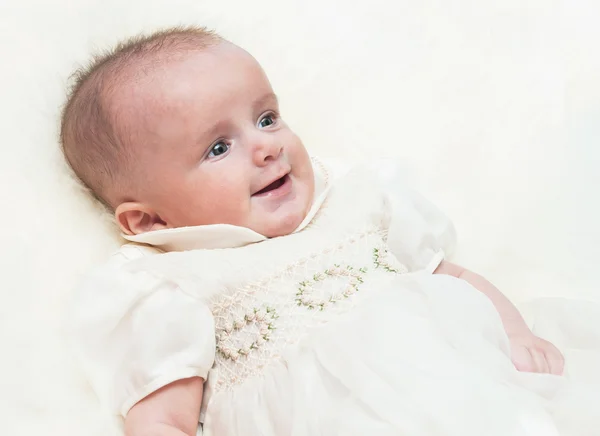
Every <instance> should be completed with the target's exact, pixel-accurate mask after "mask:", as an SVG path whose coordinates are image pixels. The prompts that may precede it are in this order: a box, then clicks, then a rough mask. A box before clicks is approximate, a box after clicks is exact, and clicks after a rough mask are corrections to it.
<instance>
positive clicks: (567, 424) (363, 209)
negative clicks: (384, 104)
mask: <svg viewBox="0 0 600 436" xmlns="http://www.w3.org/2000/svg"><path fill="white" fill-rule="evenodd" d="M319 174H320V175H321V176H322V177H323V180H325V179H326V178H327V177H326V176H323V174H324V173H323V172H319ZM388 187H389V186H388ZM380 188H381V184H380V183H379V181H378V180H377V179H375V177H374V176H373V175H372V174H370V173H369V172H368V171H366V170H364V169H360V168H357V169H355V170H352V171H350V172H348V173H347V174H345V175H344V176H342V177H340V178H338V179H337V180H335V181H331V182H330V183H329V184H328V187H327V188H324V189H322V190H323V193H322V195H321V196H320V197H319V198H320V199H319V200H318V201H317V202H316V205H315V207H314V208H313V211H312V212H311V215H310V216H309V219H308V220H307V222H306V223H305V224H304V225H303V226H302V227H301V229H299V231H297V232H295V233H293V234H291V235H288V236H285V237H281V238H274V239H265V238H262V237H260V235H258V236H256V234H254V235H252V232H249V231H246V230H241V229H232V228H230V227H231V226H227V227H222V226H221V227H218V228H215V229H213V230H214V232H212V234H213V235H214V234H215V233H216V234H218V235H221V236H223V235H226V236H223V237H222V238H214V237H206V235H207V231H204V232H201V233H202V235H204V236H203V237H201V238H200V239H201V240H202V241H204V246H203V247H201V248H196V247H190V246H187V247H184V248H188V249H186V250H178V249H177V247H176V245H177V244H175V243H172V244H171V246H170V247H169V248H170V249H171V251H167V252H164V251H163V250H160V251H159V250H157V249H155V248H150V247H143V246H128V247H126V248H124V250H123V251H122V252H121V253H119V256H120V257H119V260H118V262H116V263H115V262H113V263H112V264H109V265H108V266H106V267H105V268H103V269H101V270H100V271H98V272H97V273H96V274H95V275H94V276H93V277H92V278H91V279H90V280H89V281H88V282H87V283H88V285H86V286H84V288H83V289H82V291H81V292H80V293H79V295H78V298H77V302H76V306H75V309H76V310H75V313H76V320H75V327H76V328H75V331H76V336H77V338H78V339H79V340H78V342H79V345H80V350H81V354H82V357H83V360H84V362H85V364H86V367H87V370H88V371H89V374H90V377H91V380H92V383H93V385H94V387H95V389H96V391H97V392H98V394H99V396H100V398H101V400H102V401H103V403H104V404H105V405H107V407H108V408H109V409H110V410H111V411H113V412H115V413H121V414H123V415H125V414H126V413H127V411H128V410H129V409H130V408H131V407H132V406H133V405H134V404H135V403H136V402H137V401H139V400H140V399H142V398H143V397H145V396H146V395H148V394H149V393H151V392H153V391H155V390H157V389H159V388H160V387H162V386H164V385H166V384H168V383H170V382H172V381H174V380H178V379H181V378H187V377H192V376H200V377H203V378H205V379H207V381H206V384H205V395H204V401H203V405H202V410H201V419H200V420H201V422H202V423H203V431H204V434H205V435H207V436H234V435H236V436H237V435H244V436H258V435H260V436H283V435H294V436H316V435H324V436H325V435H326V436H334V435H340V436H341V435H366V434H369V435H411V436H420V435H427V436H430V435H431V436H434V435H440V436H441V435H444V436H454V435H456V436H459V435H460V436H465V435H467V436H468V435H474V436H475V435H477V436H481V435H487V436H494V435H498V436H500V435H502V436H521V435H523V436H525V435H528V436H529V435H544V436H551V435H557V434H564V435H571V434H572V435H573V436H575V435H577V436H584V435H587V434H589V435H592V434H598V433H597V432H596V433H594V431H597V430H596V429H597V428H598V425H597V424H598V423H597V422H596V423H594V422H593V417H592V415H589V414H586V413H584V412H585V411H577V413H575V412H574V411H572V410H571V409H569V408H568V401H569V398H570V397H571V396H573V395H575V394H574V392H577V391H574V390H573V389H572V388H571V386H570V385H569V384H568V383H567V382H566V380H565V379H564V378H561V377H556V376H551V375H539V374H526V373H519V372H517V371H516V370H515V368H514V366H513V365H512V363H511V361H510V358H509V352H508V342H507V338H506V335H505V333H504V330H503V328H502V324H501V321H500V317H499V315H498V313H497V312H496V310H495V309H494V307H493V305H492V304H491V302H490V301H489V300H488V299H487V298H486V297H485V296H483V295H482V294H481V293H480V292H478V291H477V290H475V289H474V288H472V287H471V286H470V285H469V284H467V283H466V282H465V281H462V280H459V279H456V278H453V277H449V276H443V275H434V274H432V272H433V270H434V269H435V268H436V267H437V265H438V264H439V262H440V261H441V260H442V259H443V258H444V253H445V251H448V250H449V249H450V248H451V246H452V244H453V243H454V232H453V228H452V225H451V224H450V223H449V221H448V220H447V219H446V218H445V217H444V216H443V215H441V214H440V213H439V212H438V211H437V210H436V209H435V208H434V207H433V206H431V205H430V204H429V203H427V202H426V201H424V200H423V199H422V198H420V197H419V196H417V195H415V194H413V193H411V192H409V191H408V190H405V189H403V188H402V187H400V186H397V185H396V186H394V187H393V190H392V191H393V192H392V195H390V194H389V191H390V190H389V189H387V190H385V189H380ZM386 191H388V192H386ZM192 230H193V229H192ZM204 230H207V229H204ZM208 230H210V229H208ZM186 232H187V230H185V229H184V230H177V231H172V232H171V233H174V234H175V236H173V235H172V234H171V235H169V233H168V232H167V234H166V235H165V234H164V233H163V234H159V235H150V239H147V240H146V242H150V243H152V241H155V242H156V241H161V244H162V245H161V247H162V248H163V249H164V248H165V246H167V245H168V243H169V241H170V242H173V241H174V240H177V239H178V238H179V239H186V238H185V237H184V236H185V234H186ZM236 232H237V233H236ZM208 233H211V232H210V231H209V232H208ZM188 234H189V233H188ZM182 235H183V236H182ZM232 235H233V236H232ZM235 235H237V236H235ZM153 238H154V239H153ZM253 238H255V239H253ZM192 239H193V238H192ZM207 241H208V242H207ZM223 241H226V242H223ZM236 241H237V242H236ZM240 241H241V242H240ZM157 244H158V243H157ZM198 244H199V245H202V243H198ZM158 245H160V244H158ZM223 245H224V246H223ZM189 248H195V249H189ZM133 251H135V253H136V254H133V255H132V254H131V253H132V252H133ZM124 259H125V260H124ZM116 264H118V265H116ZM586 419H587V420H588V421H585V420H586ZM574 422H576V424H574ZM582 423H583V424H582ZM573 429H575V430H573ZM571 431H573V433H571ZM588 431H589V432H588Z"/></svg>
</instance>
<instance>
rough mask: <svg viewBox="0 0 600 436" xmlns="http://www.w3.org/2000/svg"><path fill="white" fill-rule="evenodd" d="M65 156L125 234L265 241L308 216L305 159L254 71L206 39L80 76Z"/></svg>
mask: <svg viewBox="0 0 600 436" xmlns="http://www.w3.org/2000/svg"><path fill="white" fill-rule="evenodd" d="M61 141H62V146H63V150H64V154H65V156H66V158H67V160H68V162H69V164H70V165H71V167H72V168H73V170H74V171H75V173H76V174H77V176H78V177H79V178H80V179H81V180H82V181H83V183H85V184H86V185H87V186H88V187H89V188H90V189H91V190H92V192H93V193H94V194H95V195H96V196H97V197H98V198H99V199H100V200H101V201H102V202H103V203H105V204H106V205H107V206H108V207H109V208H110V209H111V210H113V211H114V213H115V217H116V221H117V223H118V224H119V226H120V227H121V229H122V231H123V232H124V233H126V234H140V233H144V232H148V231H152V230H159V229H165V228H174V227H184V226H196V225H205V224H233V225H237V226H243V227H247V228H250V229H252V230H254V231H256V232H258V233H261V234H263V235H265V236H267V237H275V236H281V235H285V234H288V233H290V232H292V231H293V230H294V229H295V228H296V227H297V226H298V225H299V224H300V223H301V221H302V220H303V219H304V217H305V216H306V214H307V213H308V211H309V209H310V207H311V204H312V198H313V194H314V177H313V170H312V165H311V162H310V158H309V156H308V153H307V152H306V150H305V148H304V146H303V145H302V142H301V141H300V139H299V138H298V137H297V136H296V135H295V134H294V132H292V130H290V128H289V127H288V126H287V125H286V124H285V122H284V121H283V120H282V119H281V116H280V114H279V107H278V103H277V98H276V96H275V94H274V93H273V89H272V88H271V85H270V83H269V80H268V79H267V77H266V75H265V73H264V71H263V70H262V68H261V67H260V65H259V64H258V63H257V62H256V60H255V59H254V58H253V57H252V56H250V55H249V54H248V53H247V52H245V51H244V50H242V49H241V48H239V47H237V46H235V45H234V44H232V43H230V42H228V41H225V40H223V39H222V38H220V37H219V36H217V35H215V34H214V33H211V32H208V31H206V30H204V29H195V28H185V29H180V28H177V29H171V30H167V31H161V32H158V33H154V34H152V35H150V36H144V37H138V38H135V39H133V40H130V41H127V42H125V43H123V44H120V45H119V46H118V47H117V48H116V49H114V50H113V51H112V52H110V53H109V54H106V55H104V56H102V57H100V58H97V59H95V60H94V62H93V63H92V65H91V66H90V67H88V68H87V69H86V70H85V71H82V72H80V73H78V78H77V81H76V84H75V86H74V88H73V91H72V93H71V96H70V97H69V100H68V102H67V105H66V106H65V109H64V112H63V117H62V126H61Z"/></svg>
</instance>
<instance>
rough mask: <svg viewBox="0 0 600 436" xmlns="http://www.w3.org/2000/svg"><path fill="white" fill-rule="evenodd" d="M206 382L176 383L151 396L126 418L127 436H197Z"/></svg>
mask: <svg viewBox="0 0 600 436" xmlns="http://www.w3.org/2000/svg"><path fill="white" fill-rule="evenodd" d="M202 393H203V380H202V379H201V378H200V377H193V378H188V379H183V380H178V381H176V382H173V383H171V384H169V385H167V386H165V387H163V388H161V389H159V390H158V391H156V392H154V393H152V394H150V395H148V396H147V397H146V398H144V399H143V400H141V401H140V402H139V403H137V404H136V405H135V406H133V407H132V408H131V410H130V411H129V413H128V414H127V417H126V418H125V435H126V436H195V435H196V430H197V427H198V417H199V415H200V406H201V404H202Z"/></svg>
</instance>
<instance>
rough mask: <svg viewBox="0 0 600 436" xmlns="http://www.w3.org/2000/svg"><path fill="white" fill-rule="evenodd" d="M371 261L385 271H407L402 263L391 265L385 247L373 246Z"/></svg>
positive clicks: (397, 272) (398, 272) (399, 272)
mask: <svg viewBox="0 0 600 436" xmlns="http://www.w3.org/2000/svg"><path fill="white" fill-rule="evenodd" d="M373 263H374V264H375V268H382V269H384V270H385V271H387V272H391V273H396V274H401V273H406V272H407V270H406V268H404V267H403V265H399V266H396V267H395V266H392V264H391V263H390V262H389V256H388V250H387V249H385V248H373Z"/></svg>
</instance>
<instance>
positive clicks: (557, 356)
mask: <svg viewBox="0 0 600 436" xmlns="http://www.w3.org/2000/svg"><path fill="white" fill-rule="evenodd" d="M435 273H436V274H447V275H451V276H454V277H458V278H460V279H463V280H465V281H467V282H468V283H470V284H471V285H472V286H473V287H475V288H476V289H477V290H479V291H480V292H482V293H483V294H485V295H486V296H487V297H488V298H489V299H490V300H491V301H492V303H493V304H494V306H495V307H496V310H497V311H498V313H499V314H500V318H501V319H502V323H503V325H504V330H505V331H506V333H507V335H508V339H509V341H510V348H511V357H512V361H513V363H514V365H515V367H516V368H517V369H518V370H519V371H527V372H546V373H551V374H557V375H560V374H562V372H563V368H564V358H563V356H562V354H561V353H560V351H558V349H557V348H556V347H555V346H554V345H552V344H551V343H550V342H548V341H545V340H544V339H542V338H538V337H537V336H535V335H534V334H533V333H532V332H531V330H529V327H528V326H527V324H526V323H525V320H524V319H523V317H522V316H521V314H520V313H519V311H518V310H517V308H516V307H515V306H514V305H513V304H512V303H511V302H510V300H509V299H508V298H506V297H505V296H504V294H502V292H500V291H499V290H498V288H496V287H495V286H494V285H493V284H491V283H490V282H488V281H487V280H486V279H485V278H483V277H481V276H480V275H478V274H475V273H473V272H471V271H469V270H467V269H465V268H463V267H461V266H458V265H455V264H452V263H450V262H446V261H443V262H442V263H441V264H440V265H439V266H438V268H437V269H436V270H435Z"/></svg>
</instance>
